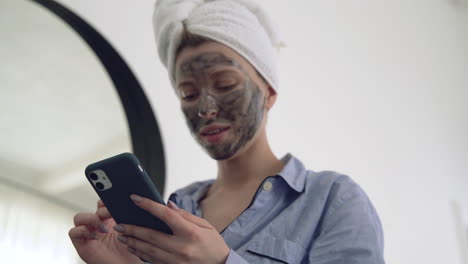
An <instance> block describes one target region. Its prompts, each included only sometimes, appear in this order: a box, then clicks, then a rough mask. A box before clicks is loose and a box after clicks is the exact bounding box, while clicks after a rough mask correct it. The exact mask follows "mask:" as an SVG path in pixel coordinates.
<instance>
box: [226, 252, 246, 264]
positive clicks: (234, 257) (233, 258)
mask: <svg viewBox="0 0 468 264" xmlns="http://www.w3.org/2000/svg"><path fill="white" fill-rule="evenodd" d="M225 264H248V262H247V261H246V260H245V259H243V258H242V257H241V256H240V255H239V254H237V252H236V251H234V250H232V249H231V251H230V252H229V255H228V257H227V259H226V263H225Z"/></svg>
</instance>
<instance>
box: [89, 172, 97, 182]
mask: <svg viewBox="0 0 468 264" xmlns="http://www.w3.org/2000/svg"><path fill="white" fill-rule="evenodd" d="M89 177H90V178H91V180H93V181H95V180H97V179H98V176H97V174H96V173H94V172H91V173H90V174H89Z"/></svg>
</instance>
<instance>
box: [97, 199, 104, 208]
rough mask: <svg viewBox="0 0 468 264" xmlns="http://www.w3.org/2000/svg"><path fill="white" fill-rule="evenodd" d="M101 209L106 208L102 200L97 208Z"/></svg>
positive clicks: (98, 202)
mask: <svg viewBox="0 0 468 264" xmlns="http://www.w3.org/2000/svg"><path fill="white" fill-rule="evenodd" d="M100 207H105V205H104V202H103V201H102V200H98V201H97V208H100Z"/></svg>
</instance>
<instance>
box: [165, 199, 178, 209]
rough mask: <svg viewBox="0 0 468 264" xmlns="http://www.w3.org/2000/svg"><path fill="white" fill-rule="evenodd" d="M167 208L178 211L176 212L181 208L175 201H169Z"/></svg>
mask: <svg viewBox="0 0 468 264" xmlns="http://www.w3.org/2000/svg"><path fill="white" fill-rule="evenodd" d="M167 206H168V207H169V208H171V209H174V210H176V211H178V210H179V207H178V206H177V204H176V203H174V202H173V201H169V203H168V204H167Z"/></svg>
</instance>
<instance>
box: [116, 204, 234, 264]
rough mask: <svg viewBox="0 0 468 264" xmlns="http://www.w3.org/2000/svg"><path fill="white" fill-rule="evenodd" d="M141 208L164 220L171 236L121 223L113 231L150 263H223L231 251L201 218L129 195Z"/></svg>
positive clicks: (131, 250) (133, 251) (134, 252)
mask: <svg viewBox="0 0 468 264" xmlns="http://www.w3.org/2000/svg"><path fill="white" fill-rule="evenodd" d="M131 198H132V200H133V201H134V202H135V204H136V205H138V206H139V207H140V208H142V209H144V210H146V211H148V212H149V213H151V214H152V215H154V216H155V217H157V218H159V219H161V220H162V221H164V222H165V223H166V224H167V225H168V226H169V227H170V228H171V229H172V231H173V233H174V234H173V235H169V234H166V233H162V232H159V231H156V230H153V229H149V228H144V227H139V226H134V225H125V224H121V225H118V226H116V227H115V228H114V229H115V230H116V231H118V232H120V233H121V234H122V236H119V238H118V239H119V240H120V241H121V242H122V243H124V244H126V245H127V246H128V250H129V251H130V252H131V253H132V254H134V255H136V256H138V257H140V258H142V259H144V260H146V261H149V262H151V263H157V264H159V263H167V264H172V263H203V264H205V263H213V264H219V263H225V261H226V259H227V257H228V255H229V252H230V248H229V247H228V246H227V245H226V243H225V242H224V239H223V238H222V237H221V235H220V234H219V233H218V231H217V230H216V229H215V228H214V227H213V226H212V225H211V224H210V223H208V221H206V220H205V219H203V218H200V217H197V216H195V215H192V214H190V213H188V212H187V211H184V210H182V209H179V208H177V206H174V205H175V204H174V205H170V207H167V206H164V205H162V204H159V203H156V202H154V201H152V200H150V199H146V198H143V197H140V196H137V195H132V196H131Z"/></svg>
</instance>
